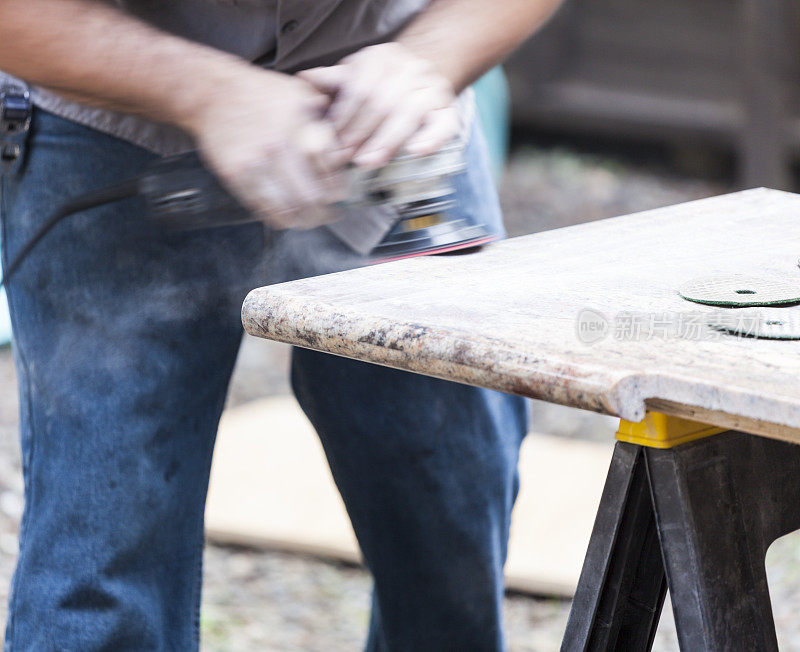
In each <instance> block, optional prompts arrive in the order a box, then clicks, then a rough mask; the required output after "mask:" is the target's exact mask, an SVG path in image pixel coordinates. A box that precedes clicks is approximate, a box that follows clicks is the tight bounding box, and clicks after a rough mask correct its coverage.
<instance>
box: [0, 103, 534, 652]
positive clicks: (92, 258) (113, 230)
mask: <svg viewBox="0 0 800 652" xmlns="http://www.w3.org/2000/svg"><path fill="white" fill-rule="evenodd" d="M470 156H471V159H472V165H471V172H470V174H471V175H472V176H471V180H470V179H463V180H462V181H461V183H462V185H464V184H466V185H465V186H464V193H465V194H464V197H465V198H466V199H469V202H468V203H470V202H471V203H472V204H475V205H478V206H479V207H480V206H481V205H482V204H481V202H483V205H484V208H485V207H488V208H489V210H494V211H496V198H495V196H494V194H493V193H494V191H493V190H491V186H490V185H489V181H488V175H489V172H488V169H487V166H486V162H485V156H484V154H483V150H482V145H481V142H480V139H479V138H476V139H475V140H474V142H473V145H472V153H471V155H470ZM152 157H153V155H152V154H150V153H149V152H147V151H144V150H142V149H139V148H137V147H135V146H133V145H130V144H127V143H125V142H122V141H119V140H117V139H114V138H112V137H110V136H107V135H104V134H101V133H99V132H96V131H93V130H91V129H88V128H85V127H82V126H79V125H77V124H74V123H71V122H68V121H65V120H62V119H60V118H57V117H55V116H53V115H50V114H48V113H45V112H42V111H37V112H36V114H35V117H34V122H33V128H32V132H31V136H30V139H29V142H28V149H27V154H26V162H25V165H24V166H23V168H21V170H20V171H19V172H18V173H16V174H15V175H13V176H9V175H7V176H5V177H4V178H2V197H1V199H2V204H0V210H1V211H2V227H3V258H4V261H8V260H9V258H10V257H13V255H14V253H15V252H16V251H18V250H19V248H20V247H21V246H22V244H23V243H24V242H25V241H26V240H27V239H28V238H29V237H30V236H31V235H32V234H33V232H34V231H35V230H36V228H37V226H38V225H39V224H41V223H42V222H43V220H45V219H46V217H47V215H48V214H49V213H50V212H51V211H52V210H53V209H54V208H55V207H56V206H57V205H58V204H60V203H61V202H62V201H64V199H65V198H67V197H70V196H74V195H77V194H79V193H82V192H84V191H86V190H89V189H91V188H96V187H100V186H104V185H107V184H110V183H113V182H116V181H118V180H120V179H122V178H125V177H127V176H131V175H133V174H135V173H137V172H138V171H139V170H141V168H142V167H143V166H144V165H145V164H146V163H147V162H148V161H150V160H152ZM481 179H483V180H484V181H481ZM466 186H470V187H471V188H472V190H470V189H469V188H467V187H466ZM479 187H482V189H481V191H480V192H481V193H482V194H480V196H478V195H477V194H476V195H475V196H474V197H473V198H472V199H470V197H471V195H470V194H469V193H470V192H473V193H476V192H477V191H476V190H475V189H476V188H479ZM482 210H483V208H482ZM143 212H144V210H143V206H142V204H141V202H140V200H138V199H131V200H126V201H123V202H120V203H117V204H113V205H107V206H103V207H99V208H96V209H93V210H89V211H85V212H83V213H81V214H79V215H76V216H74V217H72V218H69V219H68V220H67V221H65V222H63V223H62V224H60V225H59V226H58V227H57V228H56V229H54V230H53V232H52V233H51V234H50V235H48V236H47V238H46V239H45V240H44V241H43V242H42V243H41V244H40V245H39V246H38V247H37V248H36V249H35V250H34V251H33V252H32V254H31V256H30V258H29V259H28V260H27V261H26V262H25V263H24V265H23V266H22V267H21V268H20V270H19V273H18V275H17V276H15V277H14V278H13V279H12V280H11V282H10V284H9V287H8V296H9V301H10V306H11V313H12V319H13V326H14V335H15V342H14V352H15V356H16V364H17V372H18V378H19V391H20V397H21V414H20V420H21V425H20V429H21V444H22V459H23V470H24V475H25V512H24V515H23V519H22V525H21V531H20V556H19V561H18V565H17V570H16V573H15V576H14V580H13V586H12V590H11V598H10V610H9V619H8V625H7V631H6V648H5V649H6V650H56V649H58V650H81V651H83V650H99V649H104V650H105V649H109V650H110V649H113V650H127V649H130V650H150V649H157V650H191V649H196V648H197V645H198V623H199V615H198V614H199V605H200V585H201V574H202V570H201V564H202V550H203V509H204V501H205V495H206V489H207V483H208V474H209V466H210V461H211V454H212V450H213V445H214V436H215V432H216V428H217V421H218V419H219V416H220V412H221V411H222V407H223V403H224V400H225V393H226V389H227V385H228V380H229V377H230V374H231V370H232V368H233V365H234V360H235V358H236V354H237V350H238V347H239V341H240V337H241V325H240V320H239V309H240V305H241V301H242V299H243V297H244V295H245V293H246V292H247V291H248V290H249V289H251V288H252V287H255V286H257V285H265V284H267V283H271V282H275V281H276V280H284V279H286V278H291V277H294V276H299V275H304V274H311V273H316V272H319V271H327V269H328V268H334V267H337V266H338V267H341V266H348V265H352V264H356V262H357V261H354V260H348V259H347V256H346V254H345V253H344V252H343V251H341V250H340V247H341V245H339V244H337V242H336V241H335V239H331V238H330V237H328V236H326V235H325V233H326V232H325V231H324V230H323V231H319V230H318V231H312V232H308V233H305V234H298V235H291V234H290V235H282V236H279V237H274V238H272V239H271V240H269V241H268V242H265V238H264V235H263V231H262V229H261V227H260V226H258V225H245V226H238V227H231V228H227V229H220V230H217V231H214V232H195V233H181V234H175V235H170V236H163V235H161V234H159V233H158V232H157V231H155V230H154V229H152V228H150V227H148V225H147V223H146V222H145V220H144V217H143ZM310 246H313V247H314V248H313V249H309V248H308V247H310ZM297 248H300V249H301V250H303V251H304V252H306V253H305V255H304V256H302V257H301V258H302V259H304V260H302V261H300V260H299V259H298V257H297V256H295V255H293V254H292V252H293V251H295V250H297ZM309 251H313V252H315V254H316V253H317V252H319V256H317V255H314V256H313V257H309V256H308V252H309ZM292 384H293V387H294V391H295V394H296V396H297V398H298V400H299V401H300V404H301V406H302V407H303V409H304V410H305V412H306V414H307V415H308V416H309V417H310V419H311V421H312V422H313V423H314V425H315V427H316V428H317V431H318V432H319V435H320V438H321V440H322V443H323V444H324V448H325V452H326V454H327V456H328V459H329V462H330V465H331V468H332V470H333V474H334V477H335V479H336V482H337V484H338V487H339V490H340V491H341V493H342V496H343V497H344V501H345V503H346V505H347V509H348V512H349V514H350V518H351V519H352V522H353V525H354V528H355V531H356V533H357V536H358V540H359V542H360V544H361V547H362V550H363V553H364V558H365V560H366V563H367V565H368V567H369V569H370V571H371V572H372V574H373V576H374V578H375V589H374V600H373V604H374V609H373V614H372V620H371V625H370V633H369V639H368V643H367V646H368V649H371V650H495V649H501V648H502V646H503V637H502V627H501V604H502V596H503V585H502V566H503V563H504V560H505V556H506V541H507V536H508V526H509V516H510V513H511V507H512V504H513V502H514V497H515V494H516V491H517V476H516V463H517V454H518V447H519V444H520V441H521V439H522V437H523V435H524V432H525V426H526V415H525V408H524V404H523V402H522V400H521V399H519V398H514V397H510V396H505V395H502V394H498V393H495V392H491V391H488V390H484V389H478V388H473V387H468V386H465V385H458V384H453V383H448V382H444V381H441V380H436V379H432V378H425V377H422V376H417V375H412V374H409V373H405V372H400V371H396V370H392V369H388V368H383V367H378V366H374V365H368V364H364V363H359V362H355V361H351V360H345V359H342V358H336V357H333V356H328V355H323V354H320V353H315V352H311V351H306V350H295V351H294V353H293V361H292ZM264 427H265V428H269V427H270V424H269V423H265V424H264Z"/></svg>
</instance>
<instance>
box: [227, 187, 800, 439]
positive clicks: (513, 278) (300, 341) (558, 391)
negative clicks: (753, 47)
mask: <svg viewBox="0 0 800 652" xmlns="http://www.w3.org/2000/svg"><path fill="white" fill-rule="evenodd" d="M798 257H800V195H794V194H791V193H784V192H779V191H773V190H764V189H759V190H751V191H746V192H742V193H735V194H731V195H725V196H722V197H715V198H712V199H705V200H701V201H697V202H691V203H687V204H681V205H678V206H673V207H669V208H663V209H658V210H654V211H648V212H644V213H638V214H635V215H629V216H624V217H618V218H613V219H610V220H603V221H599V222H593V223H589V224H581V225H578V226H573V227H567V228H564V229H558V230H555V231H548V232H544V233H538V234H534V235H530V236H525V237H521V238H514V239H511V240H507V241H505V242H503V243H499V244H496V245H493V246H491V247H489V248H487V249H485V250H484V251H482V252H479V253H476V254H469V255H463V256H447V257H427V258H415V259H411V260H404V261H398V262H395V263H388V264H384V265H378V266H374V267H369V268H363V269H359V270H353V271H350V272H342V273H339V274H331V275H328V276H320V277H316V278H311V279H305V280H301V281H294V282H291V283H283V284H280V285H273V286H270V287H266V288H259V289H256V290H253V291H252V292H251V293H250V294H249V295H248V297H247V299H246V300H245V303H244V306H243V309H242V318H243V323H244V326H245V329H246V330H247V331H248V332H249V333H251V334H253V335H257V336H260V337H266V338H270V339H275V340H279V341H282V342H288V343H291V344H296V345H298V346H303V347H307V348H312V349H316V350H319V351H327V352H330V353H334V354H337V355H343V356H347V357H351V358H357V359H359V360H366V361H369V362H374V363H378V364H384V365H389V366H393V367H398V368H402V369H408V370H411V371H415V372H419V373H424V374H429V375H433V376H438V377H441V378H447V379H451V380H455V381H459V382H465V383H470V384H474V385H482V386H485V387H491V388H494V389H499V390H503V391H508V392H513V393H516V394H521V395H524V396H531V397H534V398H540V399H544V400H547V401H552V402H556V403H561V404H564V405H569V406H573V407H578V408H584V409H588V410H594V411H597V412H603V413H607V414H613V415H617V416H620V417H623V418H625V419H628V420H630V421H638V420H641V419H642V418H643V416H644V413H645V410H646V409H655V410H659V411H662V412H666V413H668V414H675V415H678V416H684V417H687V418H693V419H696V420H699V421H703V422H706V423H711V424H715V425H719V426H722V427H730V428H736V429H740V430H745V431H748V432H752V433H758V434H764V435H769V436H774V437H779V438H788V439H792V440H797V441H800V382H799V381H800V342H797V341H774V340H773V341H770V340H758V339H752V338H739V337H736V336H732V335H728V334H725V333H721V332H719V331H715V330H714V329H712V328H710V327H709V326H708V324H707V322H708V312H709V311H714V310H720V309H719V308H714V307H712V306H702V305H698V304H693V303H690V302H687V301H685V300H684V299H683V298H681V297H680V296H679V294H678V292H677V288H678V287H679V286H680V285H681V284H682V283H684V282H685V281H687V280H689V279H692V278H695V277H700V276H722V275H727V274H744V275H752V276H759V275H763V274H765V273H767V274H770V275H780V276H783V277H785V278H786V279H787V280H788V281H790V282H794V283H797V284H798V285H800V270H798V268H797V259H798ZM773 310H774V309H773ZM783 310H785V311H786V313H785V314H786V318H787V319H797V320H800V307H797V306H790V307H786V308H783Z"/></svg>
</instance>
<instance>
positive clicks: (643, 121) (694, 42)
mask: <svg viewBox="0 0 800 652" xmlns="http://www.w3.org/2000/svg"><path fill="white" fill-rule="evenodd" d="M506 71H507V74H508V77H509V81H510V86H511V95H512V106H513V120H514V123H515V125H516V126H518V127H520V126H522V127H527V128H531V127H533V128H536V129H548V130H555V131H558V132H560V133H564V134H570V135H576V134H577V135H583V136H590V137H602V138H616V139H638V140H645V141H651V142H657V143H660V144H668V145H671V146H674V147H675V148H676V149H678V150H682V151H685V150H686V148H689V149H694V150H695V151H701V150H703V149H704V148H705V149H707V150H716V151H720V152H725V153H731V154H733V155H734V157H735V159H734V160H735V170H736V177H737V180H738V184H739V185H740V186H742V187H752V186H761V185H764V186H770V187H774V188H783V189H789V188H793V187H797V175H796V174H795V170H794V168H795V165H794V164H795V163H796V159H797V155H798V153H800V102H799V101H798V100H800V3H798V2H797V0H566V2H565V3H564V5H563V6H562V7H561V9H560V10H559V11H558V13H557V14H556V16H555V17H554V18H553V20H552V21H551V22H550V23H549V24H548V25H547V26H546V28H545V29H544V30H543V31H542V32H540V33H539V34H538V35H537V36H536V37H535V38H533V39H531V40H530V41H529V42H528V43H527V44H526V45H524V46H523V47H522V48H521V49H520V50H519V51H518V53H517V54H516V55H515V56H514V57H513V58H512V59H511V60H510V61H509V62H508V65H507V66H506Z"/></svg>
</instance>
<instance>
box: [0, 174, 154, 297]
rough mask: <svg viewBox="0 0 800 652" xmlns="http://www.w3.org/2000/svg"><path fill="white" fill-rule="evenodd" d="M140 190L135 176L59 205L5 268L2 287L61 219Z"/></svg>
mask: <svg viewBox="0 0 800 652" xmlns="http://www.w3.org/2000/svg"><path fill="white" fill-rule="evenodd" d="M138 192H139V177H134V178H132V179H128V180H126V181H122V182H120V183H116V184H114V185H113V186H108V187H106V188H101V189H100V190H93V191H91V192H87V193H85V194H83V195H81V196H79V197H76V198H75V199H71V200H69V201H68V202H66V203H65V204H62V205H61V206H59V208H58V210H56V211H55V213H53V214H52V215H51V216H50V217H49V218H48V219H47V221H46V222H45V223H44V224H43V225H42V226H41V227H40V228H39V230H38V231H36V233H35V234H34V235H33V236H32V237H31V239H30V240H28V241H27V242H26V243H25V244H24V245H23V247H22V248H21V249H20V250H19V252H18V253H17V255H16V256H15V257H14V259H13V260H12V261H11V263H10V264H9V265H8V266H7V267H6V268H5V269H4V270H3V278H2V279H0V287H2V286H4V285H5V284H6V283H7V282H8V280H9V279H10V278H11V276H12V275H13V274H14V273H15V272H16V271H17V270H18V269H19V267H20V265H22V263H23V262H25V259H26V258H27V256H28V254H30V252H31V250H32V249H33V248H34V247H35V246H36V245H37V244H39V242H40V241H41V240H42V238H44V237H45V236H46V235H47V234H48V233H49V232H50V231H51V230H52V229H53V227H54V226H56V225H57V224H58V223H59V222H61V220H63V219H64V218H66V217H69V216H70V215H74V214H75V213H79V212H81V211H85V210H89V209H90V208H96V207H97V206H101V205H103V204H108V203H110V202H115V201H120V200H122V199H128V198H129V197H134V196H136V195H137V194H138Z"/></svg>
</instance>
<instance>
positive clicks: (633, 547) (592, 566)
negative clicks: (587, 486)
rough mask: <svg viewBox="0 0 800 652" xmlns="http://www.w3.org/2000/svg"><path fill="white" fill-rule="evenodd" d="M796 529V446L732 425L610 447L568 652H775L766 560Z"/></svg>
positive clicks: (799, 487) (799, 451)
mask: <svg viewBox="0 0 800 652" xmlns="http://www.w3.org/2000/svg"><path fill="white" fill-rule="evenodd" d="M796 529H800V445H797V444H791V443H785V442H781V441H775V440H771V439H765V438H762V437H756V436H753V435H747V434H744V433H738V432H726V433H723V434H718V435H714V436H711V437H707V438H705V439H700V440H698V441H694V442H691V443H687V444H683V445H680V446H677V447H675V448H669V449H665V450H660V449H657V448H649V447H647V446H640V445H636V444H629V443H622V442H619V443H617V445H616V448H615V450H614V457H613V459H612V461H611V468H610V470H609V473H608V478H607V480H606V485H605V488H604V490H603V496H602V498H601V501H600V507H599V510H598V513H597V519H596V521H595V525H594V530H593V531H592V537H591V540H590V542H589V549H588V551H587V554H586V560H585V561H584V565H583V570H582V572H581V577H580V581H579V583H578V588H577V591H576V593H575V599H574V602H573V605H572V611H571V613H570V617H569V622H568V624H567V631H566V634H565V636H564V642H563V644H562V648H561V649H562V650H565V651H569V652H573V651H577V650H625V651H632V652H636V651H638V650H649V649H650V647H651V645H652V642H653V637H654V635H655V631H656V627H657V626H658V619H659V615H660V612H661V607H662V605H663V602H664V596H665V593H666V589H667V586H669V589H670V594H671V598H672V605H673V610H674V613H675V624H676V627H677V630H678V639H679V642H680V646H681V649H682V650H685V651H687V652H696V651H699V650H713V651H716V650H777V647H778V643H777V639H776V636H775V625H774V622H773V619H772V608H771V605H770V600H769V591H768V587H767V576H766V570H765V566H764V558H765V556H766V552H767V548H768V547H769V545H770V544H771V543H772V542H773V541H774V540H775V539H777V538H779V537H781V536H783V535H784V534H787V533H789V532H792V531H794V530H796Z"/></svg>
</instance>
